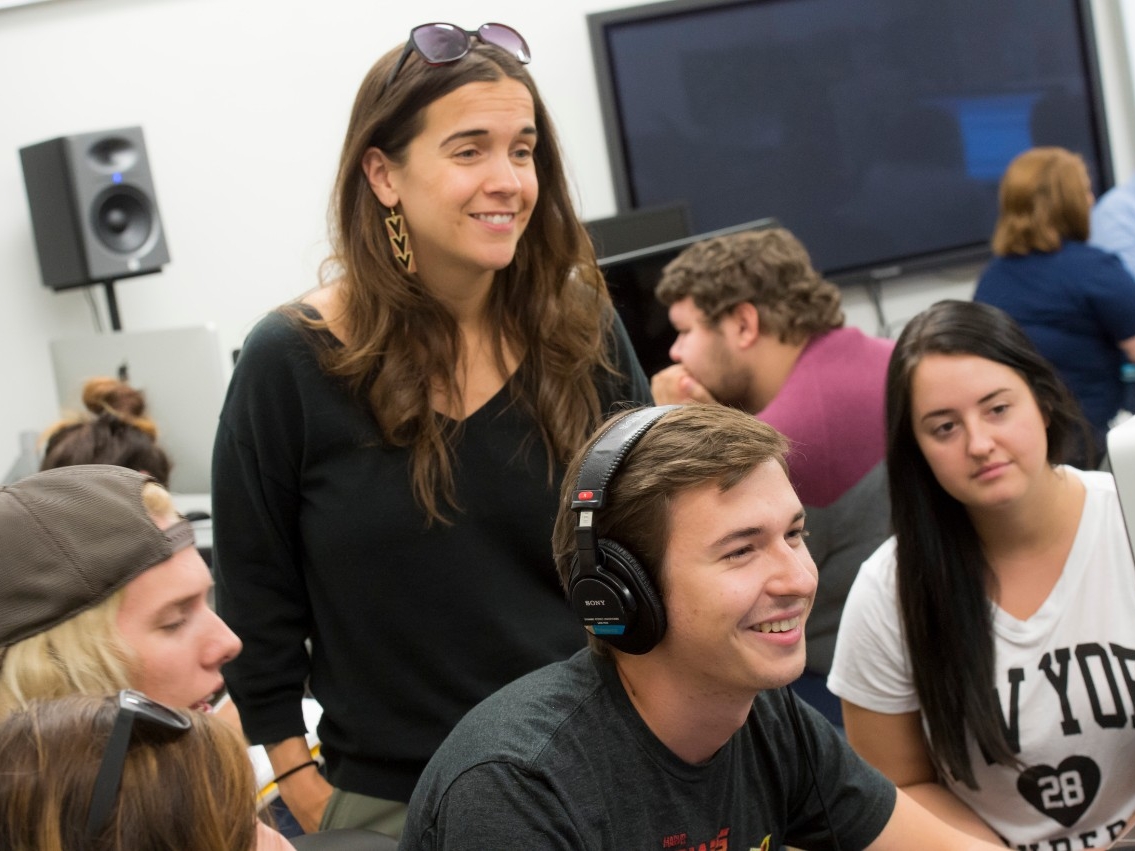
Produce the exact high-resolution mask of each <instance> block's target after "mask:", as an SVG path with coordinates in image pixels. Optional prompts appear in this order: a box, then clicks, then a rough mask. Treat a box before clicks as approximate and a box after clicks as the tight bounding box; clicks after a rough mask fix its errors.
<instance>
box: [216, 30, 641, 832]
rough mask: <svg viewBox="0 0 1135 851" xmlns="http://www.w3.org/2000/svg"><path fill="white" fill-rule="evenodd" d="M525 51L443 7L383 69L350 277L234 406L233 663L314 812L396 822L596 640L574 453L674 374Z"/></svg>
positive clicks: (334, 271)
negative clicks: (589, 632)
mask: <svg viewBox="0 0 1135 851" xmlns="http://www.w3.org/2000/svg"><path fill="white" fill-rule="evenodd" d="M528 57H529V54H528V46H527V45H526V44H525V42H524V40H523V38H521V36H520V35H519V34H518V33H516V32H515V31H514V30H512V29H510V28H509V27H506V26H503V25H501V24H485V25H483V26H481V27H480V28H479V29H478V30H477V31H475V32H467V31H465V30H463V29H460V28H457V27H454V26H452V25H449V24H426V25H423V26H420V27H416V28H415V29H414V30H413V31H412V32H411V36H410V40H409V42H407V44H406V46H405V47H404V48H403V47H402V46H399V47H398V48H397V49H395V50H393V51H391V52H390V53H388V54H386V55H385V56H384V57H383V58H382V59H380V60H379V61H378V62H377V64H375V66H374V67H373V68H371V70H370V72H369V73H368V74H367V76H366V78H365V79H364V81H363V83H362V86H361V88H360V90H359V92H358V95H357V97H356V100H355V105H354V108H353V110H352V114H351V118H350V124H349V126H348V129H347V136H346V141H345V143H344V146H343V152H342V157H341V161H340V167H339V175H338V179H337V183H336V188H335V203H334V205H333V213H332V221H333V228H332V235H331V238H332V244H333V255H332V257H331V258H330V260H329V262H328V264H327V268H328V269H329V270H330V273H329V274H328V275H325V278H326V279H327V281H328V282H327V283H326V284H325V285H324V286H323V287H321V288H319V289H317V290H316V291H315V292H313V293H311V294H310V295H308V296H306V297H305V298H304V299H303V300H302V301H301V302H299V303H297V304H293V305H287V306H284V307H282V308H280V309H278V310H277V311H275V312H273V313H271V314H269V315H268V316H267V317H266V318H265V319H263V320H262V321H261V322H260V323H259V324H258V325H257V327H256V328H255V329H254V330H253V331H252V333H251V334H250V336H249V338H248V340H247V342H246V344H245V346H244V348H243V349H242V351H241V355H240V359H239V361H238V363H237V366H236V370H235V372H234V375H233V378H232V383H231V385H230V388H229V393H228V399H227V401H226V403H225V407H224V410H223V411H222V414H221V423H220V428H219V431H218V435H217V441H216V449H215V455H214V491H213V497H214V524H215V526H214V541H215V553H216V558H217V577H218V587H217V600H218V608H219V611H220V612H221V614H222V615H223V616H224V618H225V620H226V621H227V622H228V623H229V624H230V625H231V626H232V627H233V629H234V630H235V631H236V632H237V634H238V635H239V636H240V637H241V638H242V640H243V641H244V643H245V653H244V656H243V657H242V658H241V660H240V661H239V662H238V663H235V664H232V665H229V666H228V667H227V668H226V681H227V683H228V685H229V687H230V690H231V692H232V695H233V698H234V700H235V702H236V704H237V707H238V708H239V710H240V714H241V719H242V721H243V724H244V729H245V731H246V733H248V734H249V736H250V738H251V739H252V741H253V742H261V743H265V744H269V746H270V747H269V755H270V757H271V759H272V763H273V766H274V769H275V770H276V773H277V774H278V775H286V776H285V779H283V780H281V782H280V791H281V794H282V796H283V798H284V800H285V802H286V803H287V804H288V806H289V808H290V809H291V811H292V812H293V813H294V814H295V815H296V816H297V817H298V818H299V820H300V823H301V824H302V825H303V826H304V827H305V829H307V830H313V829H315V828H317V827H318V826H320V824H322V826H323V827H324V828H327V827H370V828H372V829H377V830H381V831H382V832H386V833H390V834H392V835H397V834H398V833H399V832H400V831H401V825H402V821H403V819H404V810H405V802H406V801H408V800H409V797H410V793H411V791H412V790H413V788H414V785H415V783H416V782H417V779H418V776H419V774H420V773H421V771H422V769H423V768H424V767H425V764H426V762H427V760H428V759H429V758H430V756H431V755H432V754H433V752H434V750H435V749H436V748H437V746H438V745H439V744H440V743H441V741H442V739H443V738H444V737H445V736H446V734H447V733H448V732H449V730H450V728H451V727H453V725H454V724H455V723H456V722H457V720H458V719H459V718H460V717H461V716H462V715H463V714H464V713H465V712H466V711H467V710H468V709H469V708H470V707H472V706H473V705H474V704H476V703H477V702H479V701H480V700H481V699H482V698H484V697H486V696H487V695H488V694H490V693H491V692H493V691H495V690H496V689H497V688H499V687H500V686H502V685H504V684H505V683H507V682H509V681H511V680H513V679H515V678H516V677H517V676H519V675H521V674H523V673H526V672H528V671H531V670H533V669H535V668H537V667H540V666H542V665H544V664H546V663H548V662H551V661H553V660H557V659H562V658H565V657H567V656H568V655H570V654H571V653H572V652H573V651H574V650H576V649H578V648H579V647H580V646H582V639H581V636H580V631H579V627H578V624H577V623H576V622H575V620H574V618H573V616H572V614H571V612H570V610H569V608H568V607H567V605H566V604H565V602H564V599H563V595H562V593H561V592H560V589H559V586H558V584H557V579H556V574H555V570H554V565H553V561H552V552H551V543H550V540H551V532H552V525H553V521H554V519H555V514H556V504H557V499H556V495H557V491H558V488H559V484H560V480H561V478H562V475H563V468H564V465H565V463H566V461H567V459H569V458H570V457H571V455H572V454H573V452H574V451H575V450H576V448H577V447H578V446H580V445H581V444H582V443H583V441H584V439H585V438H586V436H587V435H588V434H589V432H590V431H591V429H593V428H594V427H595V426H596V425H597V424H598V423H600V422H601V421H602V420H603V418H604V416H605V415H606V414H607V413H608V412H609V411H611V410H612V409H613V408H616V407H617V406H619V405H621V404H625V403H629V404H630V405H632V406H633V405H639V404H649V403H650V391H649V385H648V383H647V381H646V378H645V376H644V375H643V373H642V369H641V367H640V366H639V365H638V361H637V359H636V358H635V355H634V353H633V351H632V349H631V346H630V343H629V340H628V338H627V336H626V332H625V331H624V330H623V328H622V325H621V324H620V323H619V321H618V319H617V317H616V315H615V313H614V310H613V308H612V306H611V300H610V297H609V295H608V293H607V290H606V286H605V284H604V281H603V278H602V276H601V274H600V272H599V270H598V267H597V265H596V263H595V256H594V252H593V250H592V248H591V245H590V243H589V241H588V238H587V234H586V231H585V230H584V229H583V227H582V225H581V223H580V222H579V220H578V218H577V216H576V214H575V212H574V210H573V207H572V203H571V200H570V197H569V194H568V189H567V185H566V180H565V177H564V171H563V163H562V158H561V155H560V151H559V146H558V144H557V141H556V136H555V132H554V130H553V128H552V125H551V121H550V119H549V116H548V113H547V110H546V108H545V106H544V104H543V103H542V101H541V100H540V96H539V93H538V92H537V91H536V87H535V84H534V83H533V81H532V79H531V77H530V76H529V75H528V73H527V71H526V70H525V68H524V64H525V63H526V62H527V61H528ZM305 642H310V654H309V650H308V647H307V646H305ZM308 685H309V686H310V689H311V691H312V692H313V694H314V696H315V697H316V698H317V699H318V700H319V701H320V703H321V704H322V706H323V720H322V723H321V724H320V727H319V732H320V735H321V738H322V742H323V755H324V757H325V758H326V772H327V780H324V778H323V776H322V775H321V774H320V773H319V771H318V770H317V769H316V767H315V765H314V764H313V763H311V762H310V755H309V753H308V750H307V746H306V744H305V742H304V739H303V733H304V724H303V717H302V715H301V713H300V698H301V697H302V696H303V694H304V689H305V686H308ZM328 781H329V782H328ZM333 788H334V790H335V791H334V794H332V789H333ZM329 799H330V806H328V800H329ZM325 810H326V812H325Z"/></svg>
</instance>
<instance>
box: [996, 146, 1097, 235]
mask: <svg viewBox="0 0 1135 851" xmlns="http://www.w3.org/2000/svg"><path fill="white" fill-rule="evenodd" d="M1091 188H1092V187H1091V181H1090V180H1089V178H1088V169H1087V167H1086V166H1085V165H1084V160H1083V158H1082V157H1080V156H1079V155H1078V154H1074V153H1072V152H1071V151H1066V150H1065V149H1064V148H1032V149H1031V150H1028V151H1025V152H1024V153H1023V154H1019V155H1018V156H1017V157H1016V158H1014V159H1013V161H1012V162H1010V163H1009V167H1008V168H1006V169H1005V174H1004V176H1003V177H1002V178H1001V190H1000V199H1001V213H1000V216H999V217H998V219H997V226H996V227H995V228H994V231H993V240H992V243H991V245H992V248H993V253H994V254H996V255H998V256H1000V257H1003V256H1005V255H1007V254H1022V255H1023V254H1031V253H1033V252H1034V251H1040V252H1050V251H1056V250H1057V249H1058V248H1060V246H1061V245H1063V244H1064V240H1066V239H1073V240H1079V241H1081V242H1083V241H1084V240H1086V239H1087V238H1088V231H1089V229H1090V227H1091V212H1092V209H1091V197H1090V195H1089V193H1090V192H1091Z"/></svg>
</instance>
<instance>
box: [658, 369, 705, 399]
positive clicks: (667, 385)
mask: <svg viewBox="0 0 1135 851" xmlns="http://www.w3.org/2000/svg"><path fill="white" fill-rule="evenodd" d="M650 393H651V395H652V396H653V397H654V404H656V405H684V404H687V403H688V402H716V401H717V400H716V399H714V398H713V394H711V393H710V392H709V391H708V390H706V389H705V387H703V386H702V385H701V384H699V383H698V381H697V379H695V378H694V377H693V376H692V375H690V373H689V372H687V371H686V368H685V367H684V366H682V364H680V363H676V364H674V365H673V366H668V367H666V369H664V370H662V371H661V372H657V373H655V374H654V377H653V378H651V379H650Z"/></svg>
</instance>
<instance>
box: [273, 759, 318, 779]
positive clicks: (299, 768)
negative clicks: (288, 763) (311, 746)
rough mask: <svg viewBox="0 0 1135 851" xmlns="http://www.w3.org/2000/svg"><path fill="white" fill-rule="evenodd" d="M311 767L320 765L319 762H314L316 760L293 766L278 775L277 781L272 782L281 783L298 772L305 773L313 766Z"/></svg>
mask: <svg viewBox="0 0 1135 851" xmlns="http://www.w3.org/2000/svg"><path fill="white" fill-rule="evenodd" d="M311 765H319V762H318V761H316V760H314V759H309V760H308V761H307V762H301V763H300V764H299V765H293V766H292V767H291V768H289V769H288V770H287V771H285V772H283V773H282V774H277V775H276V777H275V779H273V781H272V782H273V783H279V782H280V781H281V780H283V779H284V778H285V777H291V776H292V775H293V774H295V773H296V772H297V771H303V770H304V769H305V768H307V767H308V766H311Z"/></svg>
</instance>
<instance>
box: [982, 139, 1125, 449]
mask: <svg viewBox="0 0 1135 851" xmlns="http://www.w3.org/2000/svg"><path fill="white" fill-rule="evenodd" d="M1000 198H1001V212H1000V216H999V217H998V219H997V226H996V228H995V230H994V232H993V240H992V246H993V253H994V255H996V256H995V257H994V258H993V260H992V261H991V262H990V264H989V266H988V267H986V269H985V271H984V272H983V273H982V275H981V278H980V279H979V280H978V282H977V289H976V290H975V292H974V296H973V298H974V301H979V302H982V303H984V304H991V305H993V306H994V307H998V308H1000V309H1001V310H1004V311H1005V312H1006V313H1008V314H1009V315H1010V316H1012V317H1013V319H1015V320H1016V321H1017V323H1018V324H1019V325H1020V326H1021V328H1022V329H1023V330H1024V332H1025V334H1027V335H1028V337H1029V339H1030V340H1032V343H1033V345H1034V346H1036V347H1037V349H1038V350H1039V351H1040V353H1041V355H1043V356H1044V357H1045V358H1047V359H1048V360H1049V361H1050V362H1051V363H1052V365H1053V366H1054V367H1056V371H1057V372H1058V373H1059V374H1060V378H1061V379H1062V380H1063V382H1064V384H1065V385H1067V387H1068V389H1069V390H1070V391H1072V395H1073V396H1074V397H1075V399H1076V401H1077V402H1079V404H1080V407H1081V408H1082V409H1083V412H1084V416H1085V417H1087V419H1088V422H1089V423H1091V426H1092V439H1093V443H1094V445H1092V446H1089V447H1087V448H1083V447H1082V448H1080V449H1079V450H1077V452H1076V454H1075V456H1074V457H1073V458H1072V459H1070V460H1073V461H1075V462H1076V463H1077V464H1078V465H1080V466H1084V467H1095V466H1096V465H1097V464H1098V463H1099V460H1100V457H1101V455H1102V452H1103V450H1104V448H1105V445H1106V435H1107V430H1108V427H1109V424H1110V423H1111V421H1112V419H1114V417H1115V415H1116V414H1117V413H1118V412H1119V409H1120V408H1121V407H1122V405H1123V379H1122V369H1123V364H1124V361H1125V360H1130V361H1135V279H1133V278H1132V276H1131V273H1130V272H1129V271H1128V270H1127V268H1126V267H1125V266H1124V265H1123V261H1121V260H1120V259H1119V258H1118V257H1117V256H1116V255H1114V254H1112V253H1110V252H1108V251H1104V250H1103V249H1101V248H1097V247H1096V246H1094V245H1088V244H1087V240H1088V236H1089V230H1090V227H1091V211H1092V203H1093V200H1094V198H1093V195H1092V184H1091V180H1090V179H1089V177H1088V170H1087V168H1086V166H1085V165H1084V160H1083V158H1082V157H1080V156H1079V155H1078V154H1074V153H1072V152H1071V151H1067V150H1065V149H1064V148H1055V147H1047V148H1032V149H1030V150H1027V151H1025V152H1024V153H1022V154H1020V155H1018V156H1017V157H1016V158H1015V159H1014V160H1013V161H1012V162H1010V163H1009V167H1008V168H1006V169H1005V174H1004V176H1003V177H1002V178H1001V190H1000Z"/></svg>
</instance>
